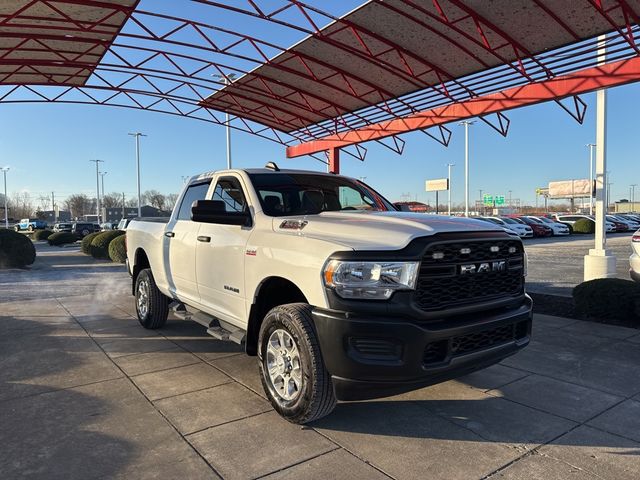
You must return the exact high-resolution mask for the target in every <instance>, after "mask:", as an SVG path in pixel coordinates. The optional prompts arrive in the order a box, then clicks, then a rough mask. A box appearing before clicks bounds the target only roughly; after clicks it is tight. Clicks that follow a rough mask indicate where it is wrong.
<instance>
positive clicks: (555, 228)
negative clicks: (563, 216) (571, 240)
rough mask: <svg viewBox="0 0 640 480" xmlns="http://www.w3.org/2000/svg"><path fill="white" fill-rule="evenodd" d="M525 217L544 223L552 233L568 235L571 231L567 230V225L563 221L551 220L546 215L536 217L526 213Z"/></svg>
mask: <svg viewBox="0 0 640 480" xmlns="http://www.w3.org/2000/svg"><path fill="white" fill-rule="evenodd" d="M526 218H528V219H529V220H531V221H532V222H537V223H539V224H540V225H546V226H547V227H549V228H550V229H551V230H552V234H553V235H556V236H557V235H569V234H570V233H571V232H570V231H569V227H568V226H567V225H565V224H564V223H560V222H554V221H553V220H551V219H549V218H546V217H536V216H533V215H526Z"/></svg>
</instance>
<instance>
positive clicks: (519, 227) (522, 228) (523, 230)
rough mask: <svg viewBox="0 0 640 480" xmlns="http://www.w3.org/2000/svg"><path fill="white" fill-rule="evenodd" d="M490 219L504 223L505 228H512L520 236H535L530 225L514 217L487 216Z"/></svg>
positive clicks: (500, 223) (499, 223)
mask: <svg viewBox="0 0 640 480" xmlns="http://www.w3.org/2000/svg"><path fill="white" fill-rule="evenodd" d="M487 218H488V219H489V220H492V221H494V222H496V223H497V224H498V225H504V226H505V228H508V229H509V230H512V231H514V232H516V233H517V234H518V236H519V237H520V238H531V237H533V230H532V229H531V227H530V226H529V225H525V224H524V223H521V222H516V221H515V220H513V219H512V218H506V217H504V218H498V217H487Z"/></svg>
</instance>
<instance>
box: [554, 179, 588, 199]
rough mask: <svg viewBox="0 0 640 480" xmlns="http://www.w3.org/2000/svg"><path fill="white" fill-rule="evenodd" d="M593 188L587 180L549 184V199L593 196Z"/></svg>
mask: <svg viewBox="0 0 640 480" xmlns="http://www.w3.org/2000/svg"><path fill="white" fill-rule="evenodd" d="M589 187H591V188H589ZM594 187H595V182H593V183H591V180H588V179H587V180H565V181H561V182H549V198H584V197H588V196H589V195H593V191H594Z"/></svg>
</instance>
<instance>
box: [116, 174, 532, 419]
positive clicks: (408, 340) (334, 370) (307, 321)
mask: <svg viewBox="0 0 640 480" xmlns="http://www.w3.org/2000/svg"><path fill="white" fill-rule="evenodd" d="M127 255H128V259H127V263H128V269H129V272H130V274H131V275H132V277H133V288H132V292H133V294H134V295H135V304H136V309H137V313H138V318H139V320H140V323H141V324H142V326H143V327H145V328H151V329H155V328H160V327H162V326H163V325H164V324H165V322H166V321H167V315H168V313H169V311H170V310H171V309H173V311H174V312H175V313H176V315H178V316H179V317H182V318H186V319H191V320H195V321H197V322H199V323H201V324H203V325H204V327H205V328H206V329H207V332H208V333H209V334H211V335H212V336H213V337H215V338H218V339H222V340H229V341H235V342H237V343H239V344H243V345H244V346H245V350H246V353H247V354H248V355H254V356H257V357H258V366H259V372H260V376H261V379H262V384H263V387H264V390H265V393H266V395H267V397H268V398H269V400H270V401H271V403H272V405H273V407H274V409H275V410H277V411H278V412H279V413H280V414H281V415H282V416H283V417H284V418H286V419H287V420H289V421H291V422H295V423H305V422H310V421H312V420H315V419H318V418H320V417H322V416H324V415H327V414H329V413H330V412H331V411H332V410H333V408H334V407H335V405H336V400H337V399H338V400H358V399H368V398H375V397H381V396H387V395H390V394H394V393H400V392H403V391H408V390H411V389H416V388H420V387H423V386H426V385H431V384H434V383H438V382H442V381H445V380H448V379H451V378H455V377H458V376H461V375H464V374H467V373H470V372H473V371H475V370H478V369H481V368H484V367H487V366H489V365H492V364H494V363H496V362H498V361H500V360H501V359H503V358H505V357H507V356H509V355H511V354H513V353H515V352H517V351H518V350H520V349H521V348H523V347H524V346H525V345H527V344H528V342H529V338H530V333H531V305H532V303H531V299H530V298H529V297H528V296H527V295H526V294H525V288H524V280H525V276H526V268H527V258H526V254H525V251H524V248H523V245H522V242H521V240H520V239H519V238H518V237H517V235H514V234H509V233H508V232H506V231H505V230H504V229H502V228H501V227H500V226H498V225H493V224H491V223H488V222H481V221H476V220H471V219H466V218H451V217H442V216H431V215H425V214H420V213H408V212H400V211H397V210H396V208H395V207H394V206H393V205H392V204H391V203H390V202H389V201H387V200H386V199H385V198H384V197H382V196H381V195H380V194H379V193H377V192H376V191H375V190H373V189H372V188H371V187H369V186H367V185H366V184H364V183H362V182H360V181H357V180H354V179H350V178H346V177H343V176H338V175H331V174H324V173H318V172H306V171H296V170H279V169H278V167H277V166H276V165H275V164H273V163H270V164H268V165H267V168H264V169H247V170H224V171H219V172H211V173H205V174H202V175H199V176H195V177H193V178H191V179H190V180H189V181H188V183H187V184H186V186H185V188H184V191H183V192H182V193H181V195H180V198H179V199H178V202H177V204H176V207H175V209H174V211H173V213H172V215H171V217H170V218H169V219H149V220H144V219H137V220H133V221H132V222H131V223H130V225H129V226H128V228H127Z"/></svg>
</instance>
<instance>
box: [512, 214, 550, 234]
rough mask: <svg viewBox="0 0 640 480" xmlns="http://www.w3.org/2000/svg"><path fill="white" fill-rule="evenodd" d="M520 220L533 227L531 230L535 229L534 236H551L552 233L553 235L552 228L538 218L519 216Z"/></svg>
mask: <svg viewBox="0 0 640 480" xmlns="http://www.w3.org/2000/svg"><path fill="white" fill-rule="evenodd" d="M518 220H520V221H521V222H524V223H526V224H527V225H529V226H530V227H531V230H533V236H534V237H550V236H551V235H553V230H552V228H551V227H548V226H546V225H545V224H544V223H542V222H541V221H540V220H538V219H535V220H534V219H532V218H529V217H518Z"/></svg>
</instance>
